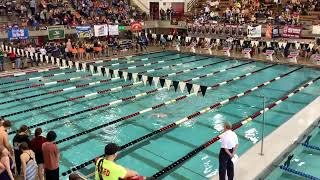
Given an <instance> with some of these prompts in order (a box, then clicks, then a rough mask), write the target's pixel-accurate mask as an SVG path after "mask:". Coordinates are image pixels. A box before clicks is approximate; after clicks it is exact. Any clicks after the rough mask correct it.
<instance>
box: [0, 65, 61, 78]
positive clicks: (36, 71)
mask: <svg viewBox="0 0 320 180" xmlns="http://www.w3.org/2000/svg"><path fill="white" fill-rule="evenodd" d="M59 69H66V67H48V68H45V69H44V68H43V69H32V70H26V71H19V72H15V73H6V74H0V78H7V77H18V76H23V75H27V74H32V73H41V72H48V71H53V70H59Z"/></svg>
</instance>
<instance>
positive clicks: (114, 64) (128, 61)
mask: <svg viewBox="0 0 320 180" xmlns="http://www.w3.org/2000/svg"><path fill="white" fill-rule="evenodd" d="M156 53H159V52H156ZM151 54H152V53H151ZM172 55H175V54H173V53H172V54H165V55H161V56H154V57H150V58H141V59H135V60H129V58H130V57H133V56H122V57H119V58H112V59H107V60H98V61H91V62H82V63H85V64H89V65H92V64H98V63H104V62H110V60H111V61H116V60H120V59H124V58H127V61H123V62H118V63H113V64H107V65H104V67H110V66H117V65H121V64H130V63H135V62H143V61H147V60H150V59H155V58H162V57H166V56H172Z"/></svg>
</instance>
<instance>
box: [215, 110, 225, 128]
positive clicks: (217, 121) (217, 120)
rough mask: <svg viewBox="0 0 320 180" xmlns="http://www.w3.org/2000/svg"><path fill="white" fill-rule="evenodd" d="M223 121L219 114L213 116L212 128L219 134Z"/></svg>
mask: <svg viewBox="0 0 320 180" xmlns="http://www.w3.org/2000/svg"><path fill="white" fill-rule="evenodd" d="M224 120H225V119H224V117H223V115H221V114H216V115H215V116H213V128H214V129H215V130H217V131H219V132H220V131H222V130H223V122H224Z"/></svg>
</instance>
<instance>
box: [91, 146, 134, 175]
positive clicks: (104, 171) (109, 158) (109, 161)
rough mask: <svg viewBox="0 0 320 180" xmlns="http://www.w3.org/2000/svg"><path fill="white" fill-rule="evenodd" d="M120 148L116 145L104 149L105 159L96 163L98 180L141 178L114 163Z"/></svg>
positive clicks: (100, 159)
mask: <svg viewBox="0 0 320 180" xmlns="http://www.w3.org/2000/svg"><path fill="white" fill-rule="evenodd" d="M119 150H120V147H119V146H118V145H116V144H115V143H110V144H107V145H106V146H105V148H104V153H105V157H102V158H99V159H98V160H97V161H96V170H95V179H96V180H118V179H127V178H132V177H135V176H139V175H138V173H137V172H135V171H133V170H130V169H127V168H124V167H122V166H120V165H118V164H116V163H115V162H114V160H115V159H116V158H117V152H118V151H119Z"/></svg>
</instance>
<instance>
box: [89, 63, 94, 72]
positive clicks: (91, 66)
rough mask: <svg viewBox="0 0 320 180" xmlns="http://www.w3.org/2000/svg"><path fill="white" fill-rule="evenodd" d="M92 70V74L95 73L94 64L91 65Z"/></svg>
mask: <svg viewBox="0 0 320 180" xmlns="http://www.w3.org/2000/svg"><path fill="white" fill-rule="evenodd" d="M90 71H91V73H92V74H93V73H94V66H93V65H90Z"/></svg>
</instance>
